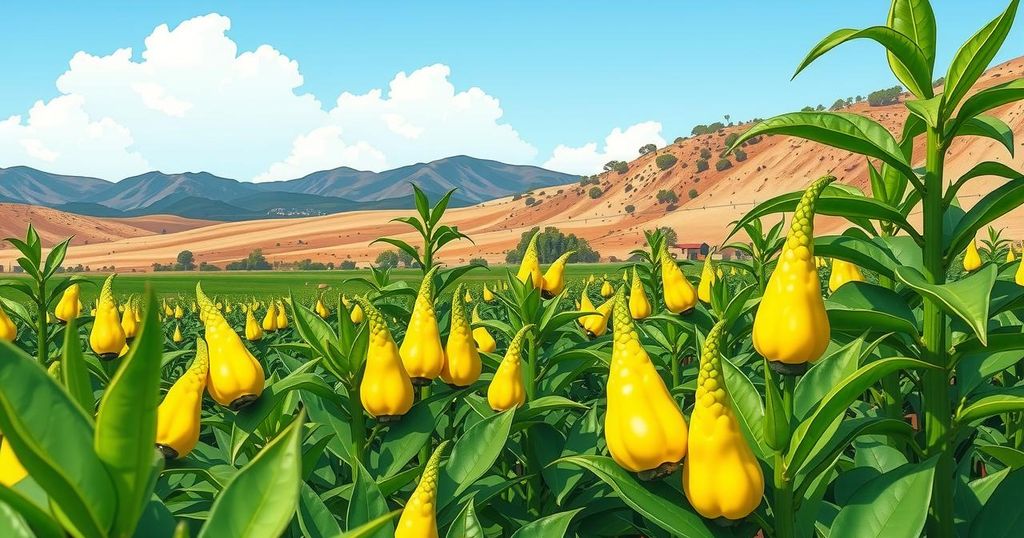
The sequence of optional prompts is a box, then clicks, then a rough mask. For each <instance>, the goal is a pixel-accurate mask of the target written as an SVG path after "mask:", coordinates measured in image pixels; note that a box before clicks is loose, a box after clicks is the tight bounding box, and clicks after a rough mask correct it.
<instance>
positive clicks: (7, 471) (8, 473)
mask: <svg viewBox="0 0 1024 538" xmlns="http://www.w3.org/2000/svg"><path fill="white" fill-rule="evenodd" d="M26 476H28V471H26V470H25V468H24V467H22V466H21V462H20V461H18V456H15V455H14V449H12V448H11V444H10V443H8V442H7V438H6V437H4V438H3V439H0V484H3V485H4V486H5V487H8V488H9V487H12V486H14V485H15V484H17V483H18V482H21V481H22V480H23V479H24V478H25V477H26Z"/></svg>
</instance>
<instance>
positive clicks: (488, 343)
mask: <svg viewBox="0 0 1024 538" xmlns="http://www.w3.org/2000/svg"><path fill="white" fill-rule="evenodd" d="M472 322H473V323H474V324H477V323H480V314H479V313H478V312H477V310H476V307H475V306H474V307H473V318H472ZM473 341H474V342H476V349H477V351H480V352H483V353H494V350H495V349H497V348H498V343H497V342H495V341H494V337H493V336H491V333H490V332H488V331H487V327H477V328H475V329H473Z"/></svg>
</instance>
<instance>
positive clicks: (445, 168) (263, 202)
mask: <svg viewBox="0 0 1024 538" xmlns="http://www.w3.org/2000/svg"><path fill="white" fill-rule="evenodd" d="M576 179H577V177H576V176H573V175H570V174H563V173H561V172H553V171H551V170H545V169H543V168H539V167H536V166H520V165H510V164H505V163H500V162H497V161H490V160H485V159H476V158H473V157H467V156H461V155H460V156H456V157H449V158H446V159H440V160H437V161H433V162H429V163H420V164H414V165H410V166H403V167H401V168H396V169H394V170H388V171H385V172H366V171H360V170H354V169H352V168H347V167H341V168H335V169H333V170H324V171H321V172H314V173H312V174H309V175H307V176H305V177H302V178H299V179H293V180H288V181H274V182H269V183H247V182H241V181H237V180H234V179H229V178H223V177H218V176H215V175H213V174H209V173H206V172H184V173H180V174H165V173H163V172H147V173H145V174H141V175H138V176H133V177H129V178H125V179H122V180H121V181H118V182H116V183H115V182H110V181H106V180H103V179H97V178H92V177H83V176H66V175H60V174H51V173H49V172H43V171H40V170H36V169H34V168H29V167H26V166H14V167H11V168H0V201H2V202H18V203H26V204H35V205H42V206H47V207H53V208H56V209H61V210H64V211H68V212H71V213H78V214H83V215H93V216H101V217H122V216H135V215H153V214H171V215H180V216H183V217H191V218H201V219H211V220H250V219H260V218H273V217H295V216H308V215H325V214H330V213H338V212H342V211H354V210H361V209H406V208H409V207H411V204H412V201H411V197H410V196H409V194H411V192H412V186H411V184H412V183H416V184H417V185H418V186H419V187H420V188H421V189H423V190H424V191H426V192H427V193H428V194H430V195H431V196H432V197H436V196H439V195H440V194H442V193H444V192H446V191H448V190H450V189H458V190H457V191H456V193H455V195H454V196H453V197H452V205H456V206H459V205H463V206H464V205H472V204H476V203H479V202H483V201H486V200H490V199H493V198H499V197H501V196H507V195H509V194H514V193H521V192H527V191H530V190H533V189H536V188H541V187H549V186H553V185H562V184H565V183H570V182H573V181H575V180H576Z"/></svg>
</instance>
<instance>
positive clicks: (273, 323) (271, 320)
mask: <svg viewBox="0 0 1024 538" xmlns="http://www.w3.org/2000/svg"><path fill="white" fill-rule="evenodd" d="M263 330H264V331H266V332H268V333H269V332H274V331H276V330H277V303H275V302H274V301H270V302H269V303H267V314H266V315H265V316H263Z"/></svg>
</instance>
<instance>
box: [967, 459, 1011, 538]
mask: <svg viewBox="0 0 1024 538" xmlns="http://www.w3.org/2000/svg"><path fill="white" fill-rule="evenodd" d="M1021 491H1024V470H1017V471H1013V472H1011V473H1010V474H1009V475H1007V476H1006V478H1004V479H1003V481H1002V482H1001V483H1000V484H999V485H998V486H997V487H996V489H995V491H993V492H992V496H991V497H989V499H988V502H986V503H985V505H984V506H982V507H981V510H980V511H979V512H978V515H977V517H975V518H974V521H973V522H972V523H971V532H970V534H968V536H970V537H971V538H1002V537H1005V538H1011V537H1016V536H1020V535H1021V534H1024V503H1022V502H1020V492H1021Z"/></svg>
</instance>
